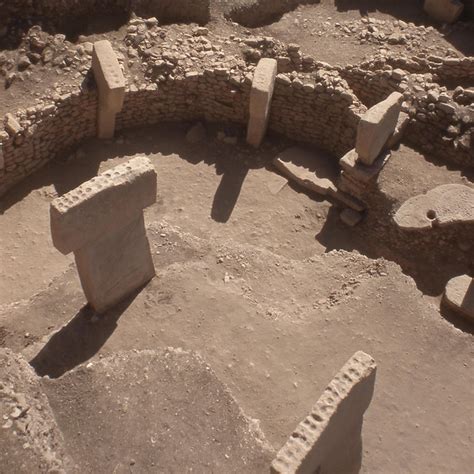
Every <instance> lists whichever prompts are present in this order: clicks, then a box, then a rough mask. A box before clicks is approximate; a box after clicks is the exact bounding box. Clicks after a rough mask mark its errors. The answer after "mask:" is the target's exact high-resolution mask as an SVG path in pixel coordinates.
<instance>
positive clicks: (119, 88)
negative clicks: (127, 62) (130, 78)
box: [92, 40, 125, 113]
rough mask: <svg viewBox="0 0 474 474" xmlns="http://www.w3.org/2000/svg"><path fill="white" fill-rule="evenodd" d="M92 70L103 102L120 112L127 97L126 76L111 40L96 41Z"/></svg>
mask: <svg viewBox="0 0 474 474" xmlns="http://www.w3.org/2000/svg"><path fill="white" fill-rule="evenodd" d="M92 71H93V73H94V78H95V81H96V83H97V88H98V89H99V101H100V102H101V104H102V105H104V106H106V107H107V108H108V109H110V111H112V112H115V113H117V112H120V110H122V105H123V99H124V97H125V77H124V75H123V73H122V69H121V68H120V64H119V62H118V60H117V55H116V54H115V51H114V50H113V48H112V45H111V44H110V41H108V40H102V41H97V42H96V43H94V49H93V51H92Z"/></svg>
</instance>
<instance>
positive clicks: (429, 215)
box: [426, 209, 436, 220]
mask: <svg viewBox="0 0 474 474" xmlns="http://www.w3.org/2000/svg"><path fill="white" fill-rule="evenodd" d="M426 217H427V218H428V219H430V220H433V219H436V212H435V211H433V210H431V209H430V210H429V211H428V212H427V213H426Z"/></svg>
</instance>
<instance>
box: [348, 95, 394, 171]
mask: <svg viewBox="0 0 474 474" xmlns="http://www.w3.org/2000/svg"><path fill="white" fill-rule="evenodd" d="M402 98H403V96H402V94H400V93H399V92H393V93H392V94H390V95H389V96H388V97H387V98H386V99H385V100H383V101H382V102H379V103H378V104H375V105H374V106H373V107H371V108H370V109H369V110H368V111H367V112H366V113H365V114H364V115H363V116H362V118H361V120H360V122H359V125H358V127H357V139H356V146H355V149H356V151H357V154H358V155H359V159H360V160H361V161H362V162H363V163H365V164H366V165H371V164H372V163H373V162H374V161H375V160H376V159H377V157H378V156H379V153H380V152H381V151H382V149H383V147H384V145H385V144H386V143H387V140H388V139H389V138H390V137H391V136H392V135H393V133H394V132H395V129H396V127H397V123H398V118H399V115H400V110H401V102H402Z"/></svg>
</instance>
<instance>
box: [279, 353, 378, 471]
mask: <svg viewBox="0 0 474 474" xmlns="http://www.w3.org/2000/svg"><path fill="white" fill-rule="evenodd" d="M375 375H376V364H375V361H374V360H373V359H372V357H370V356H369V355H367V354H365V353H364V352H356V353H355V354H354V355H353V356H352V357H351V359H349V361H348V362H347V363H346V364H345V365H344V367H343V368H342V369H341V370H340V372H339V373H338V374H337V375H336V376H335V377H334V379H333V380H332V381H331V383H330V384H329V386H328V387H327V388H326V390H325V391H324V393H323V395H322V396H321V398H320V399H319V400H318V402H317V403H316V405H315V406H314V407H313V409H312V411H311V414H310V415H309V416H308V417H307V418H305V419H304V420H303V421H302V422H301V423H300V424H299V425H298V426H297V428H296V430H295V431H294V432H293V433H292V435H291V436H290V438H289V439H288V441H287V442H286V444H285V445H284V446H283V447H282V448H281V449H280V451H279V452H278V454H277V456H276V458H275V459H274V461H273V463H272V465H271V472H272V473H273V474H294V473H298V474H314V473H319V472H321V473H348V474H349V473H356V472H359V471H358V468H359V467H360V458H361V447H362V443H361V430H362V422H363V416H364V413H365V411H366V410H367V408H368V407H369V404H370V401H371V400H372V395H373V393H374V385H375Z"/></svg>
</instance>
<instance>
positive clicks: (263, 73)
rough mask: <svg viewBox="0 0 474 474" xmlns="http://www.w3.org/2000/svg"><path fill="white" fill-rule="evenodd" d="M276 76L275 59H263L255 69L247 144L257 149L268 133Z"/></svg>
mask: <svg viewBox="0 0 474 474" xmlns="http://www.w3.org/2000/svg"><path fill="white" fill-rule="evenodd" d="M276 74H277V62H276V60H275V59H270V58H264V59H261V60H260V61H259V62H258V65H257V67H256V68H255V74H254V76H253V81H252V90H251V91H250V116H249V124H248V129H247V143H249V144H250V145H253V146H255V147H259V146H260V144H261V143H262V140H263V137H264V136H265V133H266V131H267V126H268V119H269V116H270V105H271V102H272V96H273V89H274V87H275V78H276Z"/></svg>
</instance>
